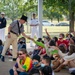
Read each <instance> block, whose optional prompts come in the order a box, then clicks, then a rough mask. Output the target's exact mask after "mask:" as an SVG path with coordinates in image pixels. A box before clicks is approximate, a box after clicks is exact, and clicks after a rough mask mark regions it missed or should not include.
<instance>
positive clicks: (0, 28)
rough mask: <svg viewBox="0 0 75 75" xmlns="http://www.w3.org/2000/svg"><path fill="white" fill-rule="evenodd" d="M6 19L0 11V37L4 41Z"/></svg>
mask: <svg viewBox="0 0 75 75" xmlns="http://www.w3.org/2000/svg"><path fill="white" fill-rule="evenodd" d="M6 23H7V22H6V19H5V13H4V12H2V13H1V18H0V39H1V40H2V41H3V42H4V41H5V27H6Z"/></svg>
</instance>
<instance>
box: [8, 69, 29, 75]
mask: <svg viewBox="0 0 75 75" xmlns="http://www.w3.org/2000/svg"><path fill="white" fill-rule="evenodd" d="M9 73H10V75H14V71H13V69H10V70H9ZM17 73H18V75H28V74H27V73H26V72H20V71H17Z"/></svg>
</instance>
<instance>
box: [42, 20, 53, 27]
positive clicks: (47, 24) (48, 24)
mask: <svg viewBox="0 0 75 75" xmlns="http://www.w3.org/2000/svg"><path fill="white" fill-rule="evenodd" d="M42 25H43V26H54V24H53V23H51V22H49V21H47V20H43V21H42Z"/></svg>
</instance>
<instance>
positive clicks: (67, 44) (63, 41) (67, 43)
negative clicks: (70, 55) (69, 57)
mask: <svg viewBox="0 0 75 75" xmlns="http://www.w3.org/2000/svg"><path fill="white" fill-rule="evenodd" d="M61 44H64V45H65V46H66V47H67V48H68V46H69V41H68V40H62V41H61V40H60V39H59V40H58V41H57V45H58V46H59V45H61Z"/></svg>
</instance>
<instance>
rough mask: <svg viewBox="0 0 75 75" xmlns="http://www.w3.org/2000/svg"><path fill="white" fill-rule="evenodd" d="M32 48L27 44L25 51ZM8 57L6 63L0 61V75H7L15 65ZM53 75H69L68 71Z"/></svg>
mask: <svg viewBox="0 0 75 75" xmlns="http://www.w3.org/2000/svg"><path fill="white" fill-rule="evenodd" d="M32 50H33V48H32V47H30V44H29V43H28V44H27V51H28V52H29V51H32ZM10 59H11V58H10V57H6V61H5V62H1V60H0V75H9V70H10V69H11V68H12V67H13V65H14V64H15V62H13V61H10ZM55 75H70V74H69V72H68V70H66V69H63V70H62V71H60V72H59V73H55Z"/></svg>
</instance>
